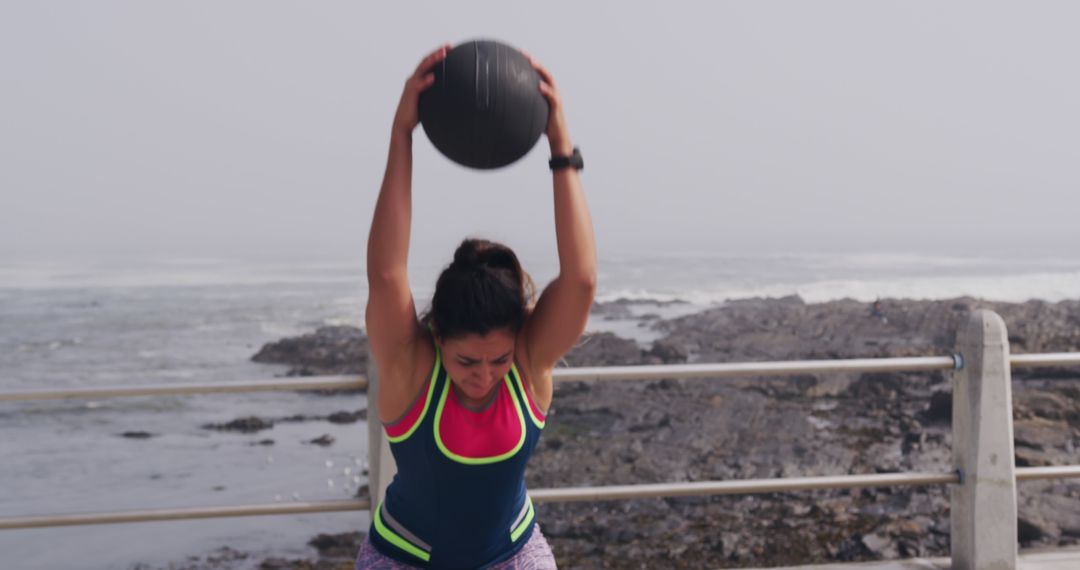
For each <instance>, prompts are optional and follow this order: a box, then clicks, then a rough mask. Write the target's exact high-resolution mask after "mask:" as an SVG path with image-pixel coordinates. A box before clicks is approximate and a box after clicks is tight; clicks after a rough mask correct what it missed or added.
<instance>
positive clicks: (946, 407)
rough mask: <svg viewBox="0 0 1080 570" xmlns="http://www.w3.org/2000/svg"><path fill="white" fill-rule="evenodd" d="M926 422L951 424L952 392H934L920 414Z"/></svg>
mask: <svg viewBox="0 0 1080 570" xmlns="http://www.w3.org/2000/svg"><path fill="white" fill-rule="evenodd" d="M922 419H923V421H924V422H926V423H931V424H932V423H946V424H950V425H951V424H952V392H934V393H933V394H931V395H930V404H929V405H928V406H927V407H926V410H925V411H924V412H923V414H922Z"/></svg>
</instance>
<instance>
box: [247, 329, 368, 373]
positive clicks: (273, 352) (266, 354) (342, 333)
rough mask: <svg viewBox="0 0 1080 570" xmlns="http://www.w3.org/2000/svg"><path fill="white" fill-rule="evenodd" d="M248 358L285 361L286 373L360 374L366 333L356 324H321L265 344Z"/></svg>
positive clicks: (364, 361)
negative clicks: (354, 325) (298, 334)
mask: <svg viewBox="0 0 1080 570" xmlns="http://www.w3.org/2000/svg"><path fill="white" fill-rule="evenodd" d="M251 359H252V360H253V361H255V362H262V363H269V364H287V365H289V366H291V368H290V369H289V372H288V375H289V376H322V375H347V374H363V373H365V372H366V371H367V360H368V344H367V336H366V335H365V334H364V332H363V331H362V330H360V329H359V328H356V327H349V326H330V327H320V328H319V329H317V330H316V331H315V332H314V333H312V334H306V335H302V336H299V337H294V338H286V339H282V340H279V341H277V342H271V343H267V344H265V345H263V347H262V348H261V349H260V350H259V352H257V353H256V354H255V355H254V356H252V357H251Z"/></svg>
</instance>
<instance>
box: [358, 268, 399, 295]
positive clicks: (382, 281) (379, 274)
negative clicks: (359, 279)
mask: <svg viewBox="0 0 1080 570" xmlns="http://www.w3.org/2000/svg"><path fill="white" fill-rule="evenodd" d="M367 278H368V289H370V290H386V289H392V288H394V287H399V286H401V284H402V283H408V278H407V276H406V274H405V272H404V271H398V270H394V269H380V270H374V271H372V270H369V271H368V275H367Z"/></svg>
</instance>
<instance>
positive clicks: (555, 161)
mask: <svg viewBox="0 0 1080 570" xmlns="http://www.w3.org/2000/svg"><path fill="white" fill-rule="evenodd" d="M548 167H549V168H551V169H552V170H562V169H563V168H573V169H575V170H581V169H583V168H585V160H584V159H583V158H582V157H581V150H580V149H578V147H576V146H575V147H574V152H573V153H571V154H570V155H569V156H566V155H563V156H552V157H551V160H549V161H548Z"/></svg>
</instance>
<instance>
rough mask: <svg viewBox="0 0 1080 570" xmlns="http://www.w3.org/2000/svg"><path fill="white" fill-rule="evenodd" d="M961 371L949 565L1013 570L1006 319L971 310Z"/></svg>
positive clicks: (963, 332)
mask: <svg viewBox="0 0 1080 570" xmlns="http://www.w3.org/2000/svg"><path fill="white" fill-rule="evenodd" d="M957 344H958V347H957V348H958V352H959V353H960V355H961V356H962V357H963V368H962V369H960V370H959V371H958V372H956V373H955V374H954V376H953V420H952V422H953V434H952V449H953V467H954V468H956V469H957V470H958V471H959V472H960V476H961V481H960V484H959V485H955V486H953V488H952V489H951V521H950V522H951V524H952V537H951V550H952V567H953V568H955V569H964V570H1014V569H1015V568H1016V558H1017V533H1016V530H1017V529H1016V526H1017V523H1016V472H1015V466H1014V455H1013V420H1012V409H1013V408H1012V386H1011V381H1012V374H1011V370H1010V367H1009V340H1008V335H1007V334H1006V331H1005V322H1004V321H1003V320H1001V317H1000V316H998V315H997V313H994V312H992V311H986V310H979V311H975V312H974V313H972V315H971V317H970V319H969V320H968V322H967V323H966V324H965V325H963V326H962V327H961V329H960V331H959V334H958V335H957Z"/></svg>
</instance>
